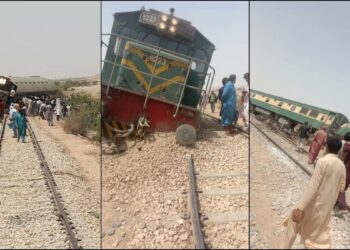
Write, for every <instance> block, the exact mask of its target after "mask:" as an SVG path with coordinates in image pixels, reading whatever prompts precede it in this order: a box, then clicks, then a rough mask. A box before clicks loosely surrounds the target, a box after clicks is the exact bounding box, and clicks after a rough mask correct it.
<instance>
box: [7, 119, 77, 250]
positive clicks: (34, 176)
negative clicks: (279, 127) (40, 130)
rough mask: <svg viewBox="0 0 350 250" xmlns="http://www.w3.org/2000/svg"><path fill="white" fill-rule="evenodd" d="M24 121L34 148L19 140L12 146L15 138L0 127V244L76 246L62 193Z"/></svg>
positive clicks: (75, 247) (38, 246)
mask: <svg viewBox="0 0 350 250" xmlns="http://www.w3.org/2000/svg"><path fill="white" fill-rule="evenodd" d="M27 125H28V128H27V129H28V131H29V135H30V138H27V141H28V140H29V141H31V142H32V144H33V147H34V151H33V147H31V146H30V145H28V144H29V143H24V144H23V143H19V142H18V144H17V146H16V148H17V149H19V150H20V151H18V152H17V151H16V150H13V149H12V148H13V146H12V147H11V145H13V144H14V143H17V142H16V139H15V138H11V136H10V133H7V134H5V133H4V130H3V131H2V136H4V137H3V139H4V141H2V144H3V146H4V149H3V150H5V149H6V151H3V152H6V154H3V155H2V159H1V163H0V168H1V174H0V183H1V184H0V188H1V190H2V192H1V194H0V200H1V201H0V202H1V207H0V214H1V215H0V220H1V221H2V225H1V226H0V248H37V249H38V248H60V249H63V248H65V249H68V248H71V249H79V245H78V239H77V238H76V237H75V233H74V225H73V223H72V221H71V220H70V218H69V215H68V213H67V211H66V208H65V206H64V201H63V199H62V196H61V194H60V193H59V192H58V189H57V185H56V182H55V180H54V178H53V175H52V173H51V171H50V168H49V166H48V164H47V162H46V160H45V156H44V155H43V153H42V151H41V148H40V145H39V142H38V140H37V139H36V135H35V133H34V131H33V129H32V127H31V125H30V123H29V122H27ZM9 132H10V131H9ZM13 142H14V143H13ZM18 154H21V157H18ZM24 156H26V157H27V158H25V159H26V160H24ZM8 162H16V163H15V165H14V164H8ZM39 166H40V168H39ZM9 208H11V209H9Z"/></svg>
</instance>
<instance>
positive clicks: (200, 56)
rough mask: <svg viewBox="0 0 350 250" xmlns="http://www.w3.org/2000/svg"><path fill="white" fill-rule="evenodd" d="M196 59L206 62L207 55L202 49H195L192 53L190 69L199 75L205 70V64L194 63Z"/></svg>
mask: <svg viewBox="0 0 350 250" xmlns="http://www.w3.org/2000/svg"><path fill="white" fill-rule="evenodd" d="M196 59H200V60H202V61H207V60H208V59H207V55H206V54H205V52H204V51H203V50H202V49H197V50H196V51H195V53H194V59H193V60H194V61H193V62H192V65H191V68H192V69H194V70H195V71H197V72H199V73H202V72H203V71H204V69H205V63H203V62H199V61H196Z"/></svg>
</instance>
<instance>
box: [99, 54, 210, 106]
mask: <svg viewBox="0 0 350 250" xmlns="http://www.w3.org/2000/svg"><path fill="white" fill-rule="evenodd" d="M102 61H103V62H107V63H111V64H114V62H112V61H109V60H102ZM115 64H116V66H118V67H122V68H125V69H129V70H134V71H137V72H139V73H141V74H145V75H147V76H151V74H150V73H147V72H144V71H141V70H138V69H132V68H130V67H127V66H124V65H121V64H117V63H115ZM155 78H157V79H161V80H169V79H167V78H163V77H159V76H155ZM212 79H213V78H212ZM170 82H172V83H173V84H179V85H184V83H181V82H177V81H170ZM101 83H102V84H104V85H107V91H108V88H109V85H110V82H106V81H104V80H103V79H102V82H101ZM118 88H120V89H123V90H124V91H125V90H127V91H129V92H131V93H137V94H139V95H142V94H141V93H140V92H137V91H132V90H129V89H126V88H123V87H121V86H118ZM184 88H190V89H195V90H199V91H200V93H201V94H202V93H205V90H203V89H200V88H198V87H194V86H191V85H186V86H184ZM107 91H106V95H108V92H107ZM152 98H153V99H157V100H159V101H163V102H166V103H169V104H173V105H177V104H178V103H177V102H171V101H168V100H165V99H161V98H156V97H154V96H152ZM199 106H200V107H199V108H193V107H191V106H187V105H184V104H181V103H180V107H185V108H190V109H192V110H195V111H199V112H200V113H202V112H203V111H201V109H202V106H203V105H202V104H201V103H200V105H199Z"/></svg>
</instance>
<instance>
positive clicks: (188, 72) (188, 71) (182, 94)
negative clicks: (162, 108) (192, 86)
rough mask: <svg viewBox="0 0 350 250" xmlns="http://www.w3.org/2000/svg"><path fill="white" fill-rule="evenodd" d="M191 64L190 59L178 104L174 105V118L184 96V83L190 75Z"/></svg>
mask: <svg viewBox="0 0 350 250" xmlns="http://www.w3.org/2000/svg"><path fill="white" fill-rule="evenodd" d="M191 64H192V59H191V60H190V63H189V64H188V65H189V66H188V69H187V74H186V78H185V81H184V86H183V87H182V90H181V95H180V98H179V102H178V103H177V105H176V110H175V113H174V115H173V117H174V118H175V117H176V116H177V112H178V111H179V107H180V103H181V100H182V97H183V96H184V92H185V87H186V82H187V79H188V75H189V74H190V68H191ZM198 89H199V88H198ZM201 89H202V88H201Z"/></svg>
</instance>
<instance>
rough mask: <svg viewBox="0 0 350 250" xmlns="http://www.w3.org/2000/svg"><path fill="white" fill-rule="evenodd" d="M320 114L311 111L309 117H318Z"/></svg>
mask: <svg viewBox="0 0 350 250" xmlns="http://www.w3.org/2000/svg"><path fill="white" fill-rule="evenodd" d="M319 113H320V112H318V111H316V110H311V112H310V114H309V116H311V117H313V118H316V117H317V116H318V114H319Z"/></svg>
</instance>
